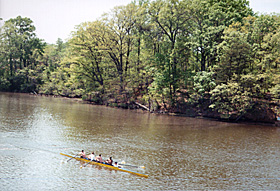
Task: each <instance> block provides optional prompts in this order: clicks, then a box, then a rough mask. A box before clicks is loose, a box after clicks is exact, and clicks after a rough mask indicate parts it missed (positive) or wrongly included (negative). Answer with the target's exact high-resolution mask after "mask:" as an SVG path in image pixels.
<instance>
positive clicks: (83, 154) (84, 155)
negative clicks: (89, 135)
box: [79, 150, 86, 158]
mask: <svg viewBox="0 0 280 191" xmlns="http://www.w3.org/2000/svg"><path fill="white" fill-rule="evenodd" d="M79 155H80V157H81V158H86V154H85V152H84V150H82V151H81V152H80V153H79Z"/></svg>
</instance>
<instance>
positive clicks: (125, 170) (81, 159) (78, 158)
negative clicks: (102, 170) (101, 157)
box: [60, 153, 148, 178]
mask: <svg viewBox="0 0 280 191" xmlns="http://www.w3.org/2000/svg"><path fill="white" fill-rule="evenodd" d="M60 154H61V155H63V156H66V157H70V158H74V159H76V160H79V161H84V162H87V163H90V164H95V165H99V166H104V167H107V168H110V169H114V170H119V171H123V172H128V173H130V174H135V175H137V176H142V177H145V178H148V175H146V174H140V173H138V172H134V171H130V170H127V169H124V168H118V167H115V166H111V165H108V164H103V163H99V162H94V161H90V160H87V159H84V158H80V157H75V156H70V155H67V154H63V153H60Z"/></svg>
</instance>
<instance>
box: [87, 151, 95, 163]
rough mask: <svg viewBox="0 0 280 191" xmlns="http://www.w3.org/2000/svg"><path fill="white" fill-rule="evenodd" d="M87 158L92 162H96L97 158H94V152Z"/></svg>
mask: <svg viewBox="0 0 280 191" xmlns="http://www.w3.org/2000/svg"><path fill="white" fill-rule="evenodd" d="M87 158H88V159H89V160H91V161H93V160H94V158H95V156H94V152H92V153H91V154H90V155H88V156H87Z"/></svg>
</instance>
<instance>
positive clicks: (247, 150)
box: [0, 93, 280, 190]
mask: <svg viewBox="0 0 280 191" xmlns="http://www.w3.org/2000/svg"><path fill="white" fill-rule="evenodd" d="M0 136H1V139H0V169H1V175H0V180H1V181H0V186H1V189H3V190H38V188H40V189H43V190H81V189H82V190H84V189H87V190H95V189H97V190H192V189H235V190H239V189H250V190H252V189H254V190H260V189H262V190H273V189H274V190H276V189H279V186H280V185H279V182H280V172H279V166H280V162H279V161H280V153H279V148H280V129H279V128H275V127H265V126H253V125H244V124H243V125H241V124H230V123H222V122H216V121H211V120H203V119H194V118H185V117H176V116H166V115H154V114H148V113H145V112H141V111H130V110H119V109H114V108H107V107H103V106H93V105H88V104H82V103H81V102H77V101H73V100H69V99H62V98H51V97H40V96H32V95H26V94H12V93H0ZM81 149H84V150H85V151H86V152H87V153H90V152H92V151H94V152H95V153H96V154H102V156H103V157H105V158H107V157H109V156H112V157H113V159H115V160H116V161H125V162H126V163H130V164H134V165H138V166H145V167H146V168H145V169H144V170H143V169H140V168H139V169H137V171H140V172H142V173H145V174H149V178H148V179H145V178H141V177H138V176H134V175H131V174H128V173H124V172H119V171H114V170H110V169H106V168H103V167H98V166H93V165H87V166H86V167H85V168H82V169H81V168H80V166H81V163H80V162H79V161H75V160H74V159H73V160H70V161H69V162H67V160H68V159H67V158H65V157H64V156H62V155H60V154H59V153H61V152H62V153H66V154H71V155H75V154H77V153H78V152H79V151H80V150H81ZM135 170H136V169H135Z"/></svg>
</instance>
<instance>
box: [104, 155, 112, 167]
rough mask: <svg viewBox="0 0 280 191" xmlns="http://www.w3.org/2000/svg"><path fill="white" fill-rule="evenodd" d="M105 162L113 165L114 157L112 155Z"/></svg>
mask: <svg viewBox="0 0 280 191" xmlns="http://www.w3.org/2000/svg"><path fill="white" fill-rule="evenodd" d="M105 162H106V163H107V164H109V165H112V164H113V159H112V157H110V158H109V159H107V160H106V161H105Z"/></svg>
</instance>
